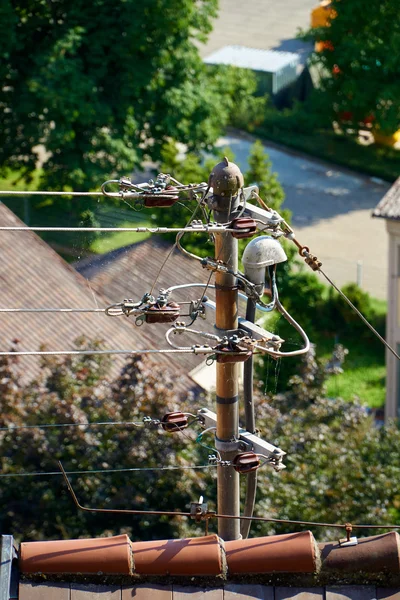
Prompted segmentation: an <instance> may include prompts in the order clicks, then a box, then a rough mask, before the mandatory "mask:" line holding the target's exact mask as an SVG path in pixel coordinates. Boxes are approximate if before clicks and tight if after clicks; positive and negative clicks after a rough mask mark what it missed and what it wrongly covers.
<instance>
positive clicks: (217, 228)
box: [0, 224, 236, 247]
mask: <svg viewBox="0 0 400 600" xmlns="http://www.w3.org/2000/svg"><path fill="white" fill-rule="evenodd" d="M0 231H58V232H63V231H65V232H68V231H79V232H90V231H104V232H121V231H130V232H131V233H180V232H183V233H223V232H227V233H232V232H235V231H236V230H235V229H231V228H229V227H227V226H226V225H203V224H202V226H193V227H189V226H188V225H186V227H28V226H12V227H11V226H10V227H5V226H1V227H0ZM173 247H174V246H173Z"/></svg>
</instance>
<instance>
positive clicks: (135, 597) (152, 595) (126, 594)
mask: <svg viewBox="0 0 400 600" xmlns="http://www.w3.org/2000/svg"><path fill="white" fill-rule="evenodd" d="M122 600H172V586H171V585H149V584H140V585H133V586H132V585H130V586H127V587H123V588H122Z"/></svg>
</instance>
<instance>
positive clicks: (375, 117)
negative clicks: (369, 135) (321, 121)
mask: <svg viewBox="0 0 400 600" xmlns="http://www.w3.org/2000/svg"><path fill="white" fill-rule="evenodd" d="M332 6H333V8H334V10H335V11H336V13H337V16H336V17H335V18H333V19H332V20H331V22H330V25H329V26H328V27H325V28H318V29H311V30H310V32H309V34H308V36H309V37H310V38H311V39H313V40H314V41H317V42H318V41H325V42H328V41H329V42H330V46H329V48H328V47H327V48H325V49H324V50H323V52H320V53H316V54H315V55H314V57H313V61H314V62H315V63H317V64H319V65H321V66H322V67H323V71H322V80H321V93H322V95H323V98H324V99H325V107H326V110H327V111H331V113H332V117H333V118H335V119H336V120H338V121H339V122H345V123H351V124H352V125H353V126H354V127H355V128H356V130H358V129H359V126H360V123H361V124H362V123H364V122H367V123H371V122H372V124H373V127H374V128H376V129H378V130H380V131H382V132H383V133H387V134H391V133H393V132H394V131H396V130H397V129H398V127H399V122H400V100H399V98H400V79H399V72H400V64H399V58H398V57H399V53H400V13H399V11H398V6H397V5H396V3H393V2H390V1H389V0H384V1H383V2H382V1H380V0H372V1H371V2H369V3H368V6H367V7H366V5H365V3H364V2H362V0H357V1H353V2H342V1H340V0H333V3H332Z"/></svg>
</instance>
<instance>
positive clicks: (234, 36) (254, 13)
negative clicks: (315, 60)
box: [200, 0, 318, 57]
mask: <svg viewBox="0 0 400 600" xmlns="http://www.w3.org/2000/svg"><path fill="white" fill-rule="evenodd" d="M317 4H318V2H317V0H285V1H284V2H277V0H247V2H243V0H220V2H219V6H220V8H219V15H218V18H217V19H216V20H215V21H214V24H213V27H214V29H213V31H212V32H211V34H210V37H209V40H208V42H207V44H205V45H204V46H200V53H201V55H202V56H203V57H206V56H208V55H209V54H211V53H212V52H214V51H215V50H218V49H219V48H222V47H223V46H228V45H231V44H238V45H240V46H249V47H251V48H261V49H263V50H270V49H274V50H281V51H285V52H299V53H300V54H308V52H309V47H310V46H309V44H305V43H304V42H301V41H299V40H297V39H296V33H297V31H298V29H299V28H302V29H306V28H308V27H309V25H310V14H311V10H312V9H313V8H314V7H315V6H316V5H317Z"/></svg>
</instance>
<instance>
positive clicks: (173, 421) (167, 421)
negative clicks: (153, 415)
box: [161, 412, 189, 432]
mask: <svg viewBox="0 0 400 600" xmlns="http://www.w3.org/2000/svg"><path fill="white" fill-rule="evenodd" d="M188 420H189V419H188V415H185V413H182V412H171V413H167V414H166V415H164V416H163V418H162V420H161V427H162V428H163V429H164V431H169V432H174V431H177V432H179V431H180V430H181V429H186V427H187V426H188Z"/></svg>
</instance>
